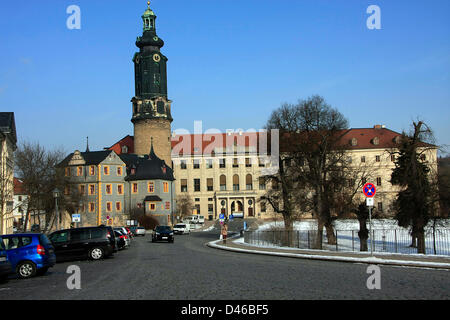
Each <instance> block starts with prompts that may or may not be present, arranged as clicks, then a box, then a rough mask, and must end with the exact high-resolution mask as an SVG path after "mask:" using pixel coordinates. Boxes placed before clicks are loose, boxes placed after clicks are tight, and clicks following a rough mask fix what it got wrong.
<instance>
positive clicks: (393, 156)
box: [391, 154, 395, 162]
mask: <svg viewBox="0 0 450 320" xmlns="http://www.w3.org/2000/svg"><path fill="white" fill-rule="evenodd" d="M391 161H392V162H394V161H395V155H394V154H392V155H391Z"/></svg>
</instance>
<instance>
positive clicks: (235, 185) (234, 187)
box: [233, 174, 239, 191]
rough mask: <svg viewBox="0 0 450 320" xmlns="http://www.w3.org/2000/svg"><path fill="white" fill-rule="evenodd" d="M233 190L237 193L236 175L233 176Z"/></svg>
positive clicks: (237, 180)
mask: <svg viewBox="0 0 450 320" xmlns="http://www.w3.org/2000/svg"><path fill="white" fill-rule="evenodd" d="M233 190H234V191H239V176H238V175H237V174H235V175H234V176H233Z"/></svg>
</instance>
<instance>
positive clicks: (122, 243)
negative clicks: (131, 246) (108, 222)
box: [114, 230, 127, 250]
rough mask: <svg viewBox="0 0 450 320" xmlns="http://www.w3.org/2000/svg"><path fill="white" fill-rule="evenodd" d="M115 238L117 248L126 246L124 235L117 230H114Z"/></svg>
mask: <svg viewBox="0 0 450 320" xmlns="http://www.w3.org/2000/svg"><path fill="white" fill-rule="evenodd" d="M114 233H115V236H116V239H117V247H118V249H119V250H122V249H125V248H126V247H127V243H126V242H125V235H124V234H123V233H122V232H120V231H117V230H114Z"/></svg>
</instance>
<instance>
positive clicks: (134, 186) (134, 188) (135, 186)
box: [132, 183, 138, 193]
mask: <svg viewBox="0 0 450 320" xmlns="http://www.w3.org/2000/svg"><path fill="white" fill-rule="evenodd" d="M132 193H138V184H137V183H133V187H132Z"/></svg>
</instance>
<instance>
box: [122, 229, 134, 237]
mask: <svg viewBox="0 0 450 320" xmlns="http://www.w3.org/2000/svg"><path fill="white" fill-rule="evenodd" d="M124 228H125V230H127V232H128V236H129V237H130V239H133V238H134V234H133V232H131V229H130V228H129V227H124Z"/></svg>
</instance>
